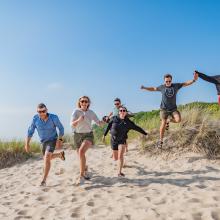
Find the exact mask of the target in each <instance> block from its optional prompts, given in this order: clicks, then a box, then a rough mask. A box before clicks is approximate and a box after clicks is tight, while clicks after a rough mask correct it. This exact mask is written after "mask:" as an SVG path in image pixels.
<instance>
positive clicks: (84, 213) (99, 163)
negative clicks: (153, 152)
mask: <svg viewBox="0 0 220 220" xmlns="http://www.w3.org/2000/svg"><path fill="white" fill-rule="evenodd" d="M129 149H130V151H129V153H128V154H127V156H126V164H127V167H126V168H125V169H124V172H125V174H126V177H125V178H122V179H119V178H118V177H117V175H116V174H117V170H116V164H115V162H113V161H112V159H111V158H110V148H109V147H108V148H93V149H92V150H90V152H88V164H89V166H90V172H91V175H92V179H91V181H88V182H86V184H85V185H84V186H83V187H76V186H74V182H75V179H76V177H77V174H78V160H77V157H76V153H75V151H71V150H69V151H66V157H67V158H66V161H65V162H62V161H60V160H55V161H53V164H52V170H51V173H50V176H49V178H48V182H47V185H48V186H47V187H45V188H42V187H39V183H40V180H41V172H42V160H41V159H39V160H29V161H27V162H26V163H24V164H20V165H17V166H14V167H11V168H7V169H3V170H0V179H1V182H0V189H1V194H0V219H1V220H4V219H10V220H11V219H47V220H48V219H49V220H51V219H65V220H68V219H74V218H75V219H88V220H93V219H94V220H99V219H102V220H103V219H113V220H116V219H134V220H136V219H138V220H141V219H146V220H154V219H164V220H169V219H178V220H180V219H182V220H183V219H186V220H190V219H192V220H200V219H203V220H209V219H212V220H220V162H219V161H208V160H206V159H205V158H203V157H202V156H199V155H192V154H189V155H184V156H182V157H181V158H178V159H173V160H169V161H166V160H163V159H162V158H160V157H158V158H147V156H146V155H140V154H139V153H138V152H137V150H136V146H135V144H133V145H130V146H129Z"/></svg>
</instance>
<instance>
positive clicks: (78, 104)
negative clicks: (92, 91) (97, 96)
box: [77, 95, 91, 109]
mask: <svg viewBox="0 0 220 220" xmlns="http://www.w3.org/2000/svg"><path fill="white" fill-rule="evenodd" d="M81 99H87V100H88V102H89V103H88V107H87V109H89V107H90V104H91V100H90V98H89V97H88V96H86V95H84V96H82V97H80V98H79V100H78V102H77V107H78V108H81V105H80V101H81Z"/></svg>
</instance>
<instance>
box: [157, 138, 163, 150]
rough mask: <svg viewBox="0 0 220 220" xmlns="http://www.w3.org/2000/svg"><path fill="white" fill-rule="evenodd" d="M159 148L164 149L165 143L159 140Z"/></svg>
mask: <svg viewBox="0 0 220 220" xmlns="http://www.w3.org/2000/svg"><path fill="white" fill-rule="evenodd" d="M157 147H158V148H162V147H163V141H161V140H159V141H158V142H157Z"/></svg>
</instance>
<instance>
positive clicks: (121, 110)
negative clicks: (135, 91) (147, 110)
mask: <svg viewBox="0 0 220 220" xmlns="http://www.w3.org/2000/svg"><path fill="white" fill-rule="evenodd" d="M119 112H127V111H126V110H125V109H120V110H119Z"/></svg>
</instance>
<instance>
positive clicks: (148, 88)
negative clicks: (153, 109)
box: [141, 86, 158, 92]
mask: <svg viewBox="0 0 220 220" xmlns="http://www.w3.org/2000/svg"><path fill="white" fill-rule="evenodd" d="M141 89H143V90H147V91H151V92H154V91H158V90H157V87H145V86H141Z"/></svg>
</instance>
